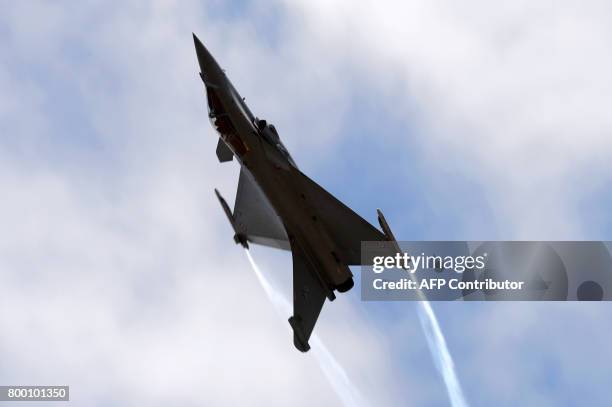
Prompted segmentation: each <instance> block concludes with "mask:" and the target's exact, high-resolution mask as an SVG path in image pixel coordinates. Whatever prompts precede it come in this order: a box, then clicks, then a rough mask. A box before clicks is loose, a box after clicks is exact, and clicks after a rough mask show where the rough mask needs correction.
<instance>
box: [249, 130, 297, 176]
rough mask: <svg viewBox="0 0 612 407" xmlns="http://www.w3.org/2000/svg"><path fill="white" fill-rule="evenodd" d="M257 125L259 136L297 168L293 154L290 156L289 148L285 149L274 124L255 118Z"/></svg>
mask: <svg viewBox="0 0 612 407" xmlns="http://www.w3.org/2000/svg"><path fill="white" fill-rule="evenodd" d="M255 125H256V126H257V129H258V130H259V134H261V136H262V138H263V139H264V140H265V141H266V142H268V143H269V144H271V145H273V146H274V147H276V149H277V150H278V151H279V152H280V153H281V154H282V155H283V157H285V158H286V159H287V161H289V162H290V163H291V165H293V166H294V167H297V166H296V165H295V162H294V161H293V158H292V157H291V154H289V151H287V148H285V145H284V144H283V142H282V141H281V139H280V137H279V135H278V132H277V131H276V127H274V125H273V124H270V123H268V122H267V121H266V120H262V119H258V118H255Z"/></svg>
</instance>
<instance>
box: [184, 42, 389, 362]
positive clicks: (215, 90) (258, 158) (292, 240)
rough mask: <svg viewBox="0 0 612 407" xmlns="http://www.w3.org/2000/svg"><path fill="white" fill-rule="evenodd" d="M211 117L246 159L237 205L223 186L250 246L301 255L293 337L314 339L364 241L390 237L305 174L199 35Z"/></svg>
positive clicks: (228, 147) (296, 261)
mask: <svg viewBox="0 0 612 407" xmlns="http://www.w3.org/2000/svg"><path fill="white" fill-rule="evenodd" d="M193 40H194V43H195V49H196V54H197V59H198V63H199V65H200V78H201V79H202V81H203V82H204V87H205V89H206V99H207V102H208V117H209V119H210V122H211V123H212V126H213V128H214V129H215V130H216V132H217V133H218V135H219V142H218V144H217V158H218V159H219V162H221V163H224V162H228V161H232V160H233V159H234V157H235V158H236V160H237V161H238V163H239V164H240V178H239V180H238V192H237V195H236V200H235V204H234V210H233V212H232V211H231V210H230V207H229V205H228V204H227V202H226V201H225V199H223V197H222V196H221V194H220V193H219V191H217V190H216V189H215V193H216V195H217V198H218V199H219V202H220V203H221V206H222V207H223V210H224V211H225V214H226V215H227V218H228V219H229V221H230V224H231V226H232V228H233V229H234V233H235V234H234V240H235V242H236V243H239V244H241V245H242V246H244V247H245V248H247V249H248V248H249V244H250V243H251V244H259V245H264V246H270V247H275V248H278V249H283V250H290V251H291V253H292V257H293V316H291V317H290V318H289V324H290V325H291V328H292V329H293V343H294V345H295V347H296V348H297V349H299V350H300V351H302V352H306V351H308V350H309V349H310V345H309V344H308V340H309V338H310V335H311V333H312V331H313V328H314V326H315V323H316V321H317V319H318V317H319V313H320V312H321V309H322V308H323V304H324V302H325V299H326V298H327V299H328V300H330V301H333V300H334V299H335V298H336V296H335V292H340V293H343V292H346V291H348V290H350V289H351V288H352V287H353V274H352V273H351V270H350V269H349V266H351V265H358V264H361V254H360V251H361V242H362V241H383V240H388V239H387V237H386V236H385V234H383V233H382V232H380V231H379V230H378V229H376V228H375V227H374V226H372V225H371V224H369V223H368V222H367V221H366V220H364V219H363V218H361V217H360V216H359V215H357V214H356V213H355V212H353V211H352V210H351V209H350V208H349V207H347V206H346V205H344V204H343V203H342V202H340V201H339V200H338V199H336V198H335V197H334V196H333V195H331V194H330V193H329V192H327V191H326V190H325V189H323V188H322V187H321V186H319V185H318V184H317V183H316V182H314V181H313V180H311V179H310V178H308V177H307V176H306V175H304V174H303V173H302V172H301V171H300V170H299V169H298V166H297V165H296V163H295V161H294V160H293V158H292V157H291V155H290V154H289V152H288V151H287V149H286V148H285V146H284V144H283V142H282V141H281V139H280V137H279V135H278V132H277V130H276V128H275V127H274V125H272V124H271V123H268V122H267V121H266V120H263V119H259V118H257V117H255V116H253V114H252V113H251V111H250V110H249V108H248V107H247V105H246V103H245V100H244V98H242V97H241V96H240V94H238V92H237V91H236V89H235V88H234V86H233V85H232V83H231V82H230V80H229V79H228V78H227V76H226V74H225V72H224V70H222V69H221V68H220V67H219V64H217V62H216V61H215V59H214V58H213V56H212V55H211V54H210V52H208V50H207V49H206V47H204V45H203V44H202V42H200V40H199V39H198V38H197V37H196V36H195V34H194V35H193ZM383 227H384V226H383Z"/></svg>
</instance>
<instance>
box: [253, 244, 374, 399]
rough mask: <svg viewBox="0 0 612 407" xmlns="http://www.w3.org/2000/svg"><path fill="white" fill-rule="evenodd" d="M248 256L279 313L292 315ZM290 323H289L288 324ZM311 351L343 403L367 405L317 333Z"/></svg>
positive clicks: (283, 315)
mask: <svg viewBox="0 0 612 407" xmlns="http://www.w3.org/2000/svg"><path fill="white" fill-rule="evenodd" d="M245 252H246V255H247V257H248V258H249V263H251V267H252V268H253V271H254V272H255V275H256V276H257V280H259V283H260V284H261V286H262V288H263V289H264V291H265V293H266V295H267V296H268V298H269V299H270V301H271V302H272V304H273V305H274V308H275V309H276V311H277V313H278V314H279V315H280V316H281V317H283V318H286V317H287V315H291V314H292V313H293V311H292V310H291V305H290V304H289V301H287V299H286V298H285V297H283V295H282V294H281V293H280V292H279V291H277V290H276V289H275V288H274V287H273V286H272V285H271V284H270V282H269V281H268V280H267V279H266V277H265V276H264V274H263V273H262V272H261V270H260V269H259V266H257V263H255V260H254V259H253V256H251V252H249V251H248V250H245ZM288 325H289V324H287V326H288ZM310 345H311V349H310V353H312V354H313V355H314V357H315V359H316V360H317V363H318V364H319V367H320V368H321V370H322V371H323V374H324V375H325V377H327V380H328V381H329V384H330V385H331V386H332V388H333V389H334V391H335V392H336V394H337V395H338V397H339V398H340V400H341V401H342V403H343V404H344V405H345V406H347V407H361V406H365V405H366V404H365V402H364V399H363V398H362V396H361V394H360V393H359V390H357V388H356V387H355V385H354V384H353V382H351V379H350V378H349V377H348V375H347V374H346V371H345V370H344V368H343V367H342V365H340V363H339V362H338V361H337V360H336V358H334V356H333V355H332V353H331V352H330V351H329V350H328V349H327V347H326V346H325V344H324V343H323V342H322V341H321V339H319V337H318V336H317V335H316V334H313V335H312V336H311V337H310Z"/></svg>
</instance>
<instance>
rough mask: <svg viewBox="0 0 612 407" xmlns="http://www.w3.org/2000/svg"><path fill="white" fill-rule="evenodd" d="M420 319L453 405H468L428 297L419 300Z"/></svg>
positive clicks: (464, 406) (455, 406) (459, 406)
mask: <svg viewBox="0 0 612 407" xmlns="http://www.w3.org/2000/svg"><path fill="white" fill-rule="evenodd" d="M419 319H420V320H421V327H422V328H423V331H424V332H425V337H426V338H427V345H428V346H429V351H430V352H431V354H432V356H433V358H434V362H435V364H436V367H437V369H438V371H439V372H440V373H441V374H442V378H443V379H444V384H445V385H446V391H447V392H448V397H449V398H450V402H451V405H452V406H453V407H467V406H468V404H467V401H465V398H464V397H463V391H462V390H461V385H460V384H459V379H458V378H457V374H456V373H455V364H454V363H453V358H452V357H451V354H450V352H449V350H448V347H447V346H446V341H445V340H444V335H442V330H441V329H440V325H439V324H438V319H437V318H436V314H434V311H433V309H432V308H431V305H430V304H429V301H427V300H426V299H422V300H421V301H419Z"/></svg>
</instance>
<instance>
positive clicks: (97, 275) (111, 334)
mask: <svg viewBox="0 0 612 407" xmlns="http://www.w3.org/2000/svg"><path fill="white" fill-rule="evenodd" d="M0 8H1V9H2V13H0V43H1V44H2V49H3V53H2V55H0V61H1V65H0V90H1V91H2V92H1V94H2V97H1V98H0V129H1V134H0V186H1V187H2V189H3V191H4V196H3V199H2V200H0V224H2V225H3V226H4V228H3V229H4V230H3V232H2V233H1V234H0V273H2V275H3V277H4V282H3V284H2V288H1V289H0V298H2V299H1V300H0V301H2V302H1V303H0V305H1V306H2V309H3V310H4V311H2V312H1V313H0V318H1V321H2V323H3V325H4V326H10V327H11V329H9V330H6V331H5V333H4V334H3V335H2V339H1V340H0V355H2V358H3V360H4V361H5V362H4V364H3V368H2V369H0V382H2V383H6V384H9V383H23V384H29V383H40V384H46V383H68V384H70V385H71V388H72V397H73V403H77V404H79V405H81V404H83V405H84V404H88V405H104V406H107V405H109V406H110V405H142V404H148V405H167V404H168V403H170V402H174V403H175V402H176V400H177V399H176V396H175V395H176V394H177V392H178V393H180V394H182V396H180V399H179V401H180V402H181V404H184V405H223V404H237V403H240V404H245V403H247V404H248V403H249V402H250V403H253V404H263V403H265V404H267V405H287V404H289V403H292V404H296V405H310V404H312V403H315V404H321V405H334V404H336V403H337V402H338V399H337V396H336V395H335V394H334V392H333V390H332V389H331V387H330V386H329V384H328V383H327V382H326V381H325V380H324V378H322V376H321V374H320V370H319V367H318V366H317V365H316V363H315V361H314V360H313V359H312V358H309V357H308V355H301V354H298V353H297V352H295V350H294V349H293V347H292V346H291V343H290V338H288V337H287V335H286V328H285V327H284V326H285V324H286V323H285V321H282V320H279V319H278V318H277V316H276V314H275V312H274V310H273V309H272V307H271V306H270V304H269V303H268V302H267V300H266V298H265V297H264V295H263V292H261V289H260V287H259V286H258V285H257V281H256V280H255V279H254V277H253V276H252V273H251V271H250V269H249V265H248V262H247V261H246V258H245V257H244V256H243V254H242V252H241V250H240V249H239V248H238V247H235V246H233V243H232V241H231V232H230V230H229V227H228V225H227V224H226V221H225V218H224V216H223V215H222V213H221V211H220V209H219V208H218V204H217V202H216V201H215V198H214V195H213V194H212V189H213V188H214V187H219V188H220V189H221V191H222V192H224V194H225V195H226V196H227V197H228V198H230V200H232V199H233V195H234V190H235V185H236V180H237V167H236V165H235V163H233V164H225V165H221V164H219V163H217V162H216V158H215V155H214V148H215V145H216V138H215V135H214V133H213V131H212V129H211V127H210V125H209V123H208V120H207V118H206V115H205V98H204V93H203V89H202V86H201V83H200V81H199V79H198V77H197V64H196V60H195V55H194V51H193V44H192V41H191V32H192V31H193V32H195V33H196V34H198V35H199V37H200V38H201V39H202V40H203V41H204V43H205V44H206V45H207V46H208V47H209V49H210V50H211V51H212V52H213V53H214V54H215V56H216V57H217V59H218V61H219V62H220V64H221V65H222V66H223V67H224V68H225V69H226V71H227V73H228V75H229V76H230V78H231V79H232V80H233V82H234V84H235V85H236V87H237V88H238V90H239V91H240V92H241V93H242V95H243V96H245V97H246V99H247V103H249V105H250V107H251V109H252V110H253V111H254V112H255V113H256V114H257V115H259V116H260V117H265V118H267V119H268V120H269V121H271V122H273V123H275V125H276V127H277V128H278V129H279V132H280V135H281V137H282V138H283V140H284V141H285V144H286V145H287V147H288V148H289V150H290V151H291V153H292V155H293V156H294V158H295V159H296V161H297V163H298V164H299V165H300V167H301V168H302V169H303V170H304V172H306V173H307V174H309V175H310V176H311V177H312V178H314V179H315V180H316V181H317V182H319V183H320V184H321V185H323V186H324V187H326V188H327V189H328V190H329V191H330V192H332V193H333V194H334V195H336V196H337V197H339V198H340V199H341V200H343V201H344V202H345V203H347V204H348V205H349V206H351V207H353V208H355V209H356V210H357V212H359V213H360V214H361V215H362V216H364V217H365V218H366V219H368V220H370V221H371V222H375V209H376V208H379V207H380V208H382V209H383V211H384V212H385V214H386V216H387V218H388V219H389V221H390V222H391V224H392V227H393V229H394V231H395V233H396V234H397V235H398V237H400V238H401V239H405V240H419V239H432V240H435V239H465V240H487V239H555V240H557V239H604V240H605V239H608V240H609V239H610V234H611V233H612V223H611V220H610V217H609V214H608V212H609V207H610V203H611V202H610V199H611V198H610V197H611V195H610V193H609V190H608V188H607V186H608V185H609V184H610V174H611V173H612V172H611V171H610V168H609V166H610V164H609V163H610V162H611V161H610V158H612V144H611V142H610V133H611V132H612V119H611V116H610V115H609V111H608V106H610V105H611V104H612V100H610V98H611V96H610V95H612V81H610V78H609V75H608V72H609V71H611V70H612V59H611V58H610V57H609V52H608V50H609V43H610V39H611V38H612V31H610V29H609V27H608V24H607V22H608V21H609V16H610V11H609V9H608V8H607V7H606V5H605V3H601V2H597V1H588V2H585V3H584V4H582V3H581V6H580V7H579V8H578V7H577V6H576V5H575V4H572V3H571V2H561V3H558V4H555V5H550V4H548V3H546V2H537V1H536V2H515V3H513V5H506V4H504V5H502V4H494V3H490V2H484V1H472V2H468V3H465V4H462V6H461V7H459V6H458V5H456V4H454V3H453V2H438V3H436V4H431V3H430V2H426V1H420V0H415V1H411V2H406V3H405V4H402V5H397V4H395V5H383V4H381V3H379V2H366V1H364V2H358V3H354V2H348V1H340V0H338V1H332V2H328V1H311V2H303V3H300V2H285V1H280V0H279V1H271V2H268V3H263V4H261V3H255V2H236V3H224V2H220V1H212V2H195V1H186V2H181V3H172V2H165V1H159V2H147V3H142V2H126V3H122V4H121V7H119V5H117V7H110V6H109V5H108V4H107V3H102V2H91V3H87V4H79V5H75V4H71V5H70V6H68V5H67V4H66V3H64V4H62V3H44V2H28V3H27V4H26V3H23V2H21V3H12V4H4V5H3V6H0ZM254 254H255V255H256V258H257V261H258V262H260V263H261V265H262V268H263V269H264V272H266V273H267V275H269V276H270V278H271V279H272V280H273V281H274V282H275V283H276V284H277V285H278V286H279V287H280V288H281V289H282V290H284V291H285V292H286V293H287V294H289V293H290V274H291V273H290V270H291V259H290V257H289V256H287V255H286V253H277V252H273V251H271V250H265V249H255V250H254ZM607 307H608V306H607V304H571V303H567V304H565V303H550V304H532V303H512V304H501V303H499V304H485V303H482V304H464V303H436V304H434V308H435V310H436V312H437V314H438V316H439V318H440V320H441V325H442V328H443V330H444V332H445V333H446V335H447V340H448V343H449V347H450V349H451V352H452V353H453V355H454V357H455V363H456V367H457V371H458V374H459V378H460V380H461V382H462V384H463V386H464V391H465V394H466V398H467V400H468V402H469V403H470V405H473V406H486V405H492V404H495V405H501V406H505V405H507V406H511V405H517V404H520V405H527V406H529V405H533V406H536V405H537V406H552V405H555V406H558V405H564V406H573V405H593V406H600V405H601V406H603V405H607V404H609V403H608V401H607V400H608V396H607V393H608V392H607V384H608V381H609V380H608V378H609V377H610V376H611V373H612V371H611V368H610V366H611V365H612V359H611V357H610V352H606V351H605V350H606V349H607V343H608V342H609V340H610V337H611V335H612V326H611V325H610V322H609V317H608V312H607ZM317 330H318V333H319V335H320V336H321V338H322V339H323V340H324V341H325V343H326V344H327V345H328V346H329V347H330V349H331V350H332V351H333V352H334V354H335V355H336V357H337V358H338V359H339V361H340V362H341V363H342V364H343V365H344V366H345V368H346V369H347V371H348V372H349V374H350V376H351V379H352V380H353V381H354V382H355V383H356V385H358V386H359V387H360V389H363V394H364V397H365V398H366V400H367V401H368V403H369V404H370V405H381V404H382V405H385V404H389V405H396V404H400V405H405V404H414V405H423V406H442V405H448V400H447V397H446V394H445V392H444V387H443V382H442V380H441V378H440V377H439V375H438V374H437V372H436V370H435V368H434V365H433V362H432V360H431V357H430V355H429V353H428V350H427V346H426V343H425V341H424V338H423V335H422V333H421V331H420V328H419V325H418V318H417V315H416V310H415V307H414V304H410V303H363V302H361V301H360V300H359V293H358V291H357V290H355V291H353V292H351V293H350V294H348V295H346V296H343V297H341V298H339V299H338V301H336V302H335V303H334V304H328V306H326V308H325V310H324V313H323V314H322V317H321V320H320V323H319V325H318V327H317ZM262 366H266V367H267V369H266V370H265V371H264V370H263V369H262ZM111 390H112V391H111Z"/></svg>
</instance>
